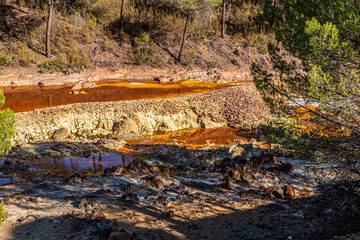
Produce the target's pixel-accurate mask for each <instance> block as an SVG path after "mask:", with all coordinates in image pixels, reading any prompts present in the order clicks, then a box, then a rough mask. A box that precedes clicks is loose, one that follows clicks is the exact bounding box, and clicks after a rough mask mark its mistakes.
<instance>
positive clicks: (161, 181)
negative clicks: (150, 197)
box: [143, 175, 167, 188]
mask: <svg viewBox="0 0 360 240" xmlns="http://www.w3.org/2000/svg"><path fill="white" fill-rule="evenodd" d="M143 180H144V181H145V182H146V183H148V184H150V185H151V186H153V187H156V188H162V187H163V186H164V185H166V184H167V181H166V180H165V178H164V177H162V176H161V175H151V176H146V177H144V178H143Z"/></svg>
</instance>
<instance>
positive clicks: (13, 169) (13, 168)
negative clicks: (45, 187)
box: [0, 163, 32, 173]
mask: <svg viewBox="0 0 360 240" xmlns="http://www.w3.org/2000/svg"><path fill="white" fill-rule="evenodd" d="M0 172H3V173H31V172H32V170H31V168H30V166H29V165H27V164H23V163H14V164H11V165H5V164H4V165H2V166H1V167H0Z"/></svg>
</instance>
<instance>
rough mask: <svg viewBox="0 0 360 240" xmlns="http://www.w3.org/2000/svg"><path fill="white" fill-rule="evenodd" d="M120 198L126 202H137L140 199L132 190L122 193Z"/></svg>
mask: <svg viewBox="0 0 360 240" xmlns="http://www.w3.org/2000/svg"><path fill="white" fill-rule="evenodd" d="M121 199H122V200H123V201H124V202H128V203H138V202H139V201H140V199H139V196H138V195H137V194H136V193H133V192H129V193H125V194H124V195H122V197H121Z"/></svg>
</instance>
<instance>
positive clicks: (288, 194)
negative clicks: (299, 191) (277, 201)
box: [283, 184, 296, 199]
mask: <svg viewBox="0 0 360 240" xmlns="http://www.w3.org/2000/svg"><path fill="white" fill-rule="evenodd" d="M283 191H284V193H283V195H284V198H285V199H294V198H295V197H296V195H295V189H294V187H293V186H292V185H291V184H288V185H285V186H284V187H283Z"/></svg>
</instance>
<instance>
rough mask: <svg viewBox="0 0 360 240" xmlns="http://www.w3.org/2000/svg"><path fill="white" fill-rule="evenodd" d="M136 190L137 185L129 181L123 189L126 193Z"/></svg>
mask: <svg viewBox="0 0 360 240" xmlns="http://www.w3.org/2000/svg"><path fill="white" fill-rule="evenodd" d="M134 190H135V187H134V185H132V184H130V183H128V184H126V185H125V186H124V187H123V191H124V192H126V193H129V192H132V191H134Z"/></svg>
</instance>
